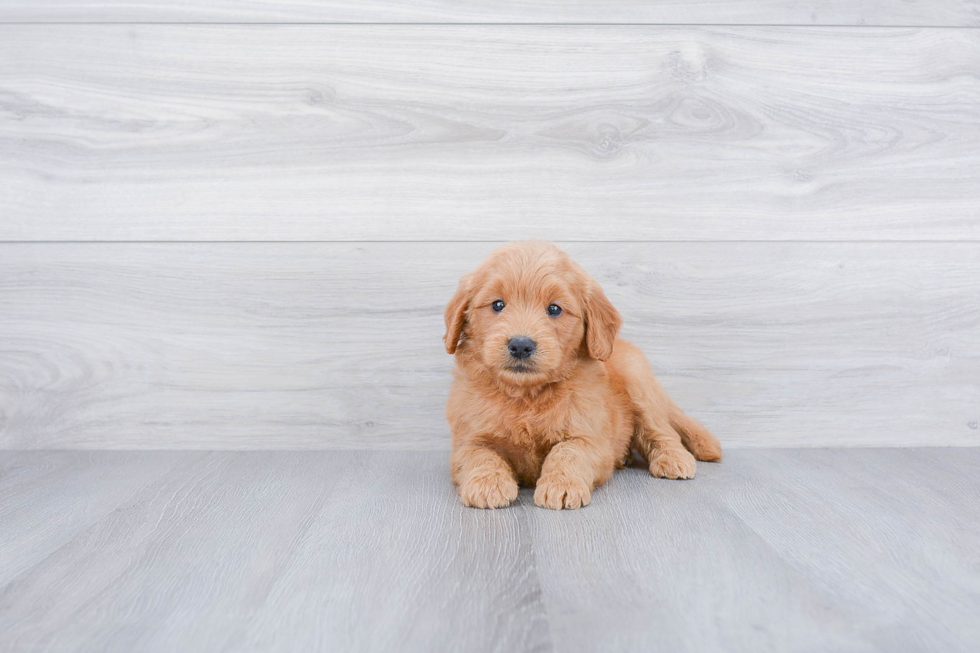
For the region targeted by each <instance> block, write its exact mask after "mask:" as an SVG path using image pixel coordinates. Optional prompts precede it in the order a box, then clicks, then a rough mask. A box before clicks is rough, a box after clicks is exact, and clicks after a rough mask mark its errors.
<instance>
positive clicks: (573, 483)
mask: <svg viewBox="0 0 980 653" xmlns="http://www.w3.org/2000/svg"><path fill="white" fill-rule="evenodd" d="M591 500H592V490H591V488H590V487H589V486H588V485H587V484H586V483H584V482H582V481H581V480H578V479H569V478H552V479H544V478H543V479H540V480H539V481H538V484H537V487H536V488H535V490H534V503H535V504H536V505H539V506H541V507H542V508H550V509H551V510H561V509H562V508H566V509H569V510H575V509H576V508H581V507H583V506H587V505H589V501H591Z"/></svg>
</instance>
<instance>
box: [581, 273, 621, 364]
mask: <svg viewBox="0 0 980 653" xmlns="http://www.w3.org/2000/svg"><path fill="white" fill-rule="evenodd" d="M621 326H623V318H622V317H621V316H620V315H619V311H617V310H616V307H615V306H613V305H612V302H610V301H609V299H608V298H607V297H606V294H605V293H604V292H602V288H600V287H599V284H597V283H596V282H595V281H591V280H590V282H589V291H588V293H587V294H586V297H585V343H586V345H587V346H588V348H589V356H591V357H592V358H595V359H596V360H600V361H604V360H607V359H608V358H609V357H610V356H612V351H613V343H615V342H616V334H618V333H619V327H621Z"/></svg>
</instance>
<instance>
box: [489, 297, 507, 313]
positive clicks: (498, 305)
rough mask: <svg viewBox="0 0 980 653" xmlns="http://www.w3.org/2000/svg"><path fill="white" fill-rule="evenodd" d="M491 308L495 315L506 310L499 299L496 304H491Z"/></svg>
mask: <svg viewBox="0 0 980 653" xmlns="http://www.w3.org/2000/svg"><path fill="white" fill-rule="evenodd" d="M490 308H492V309H493V312H494V313H499V312H500V311H502V310H504V303H503V302H502V301H500V300H499V299H498V300H497V301H495V302H494V303H492V304H490Z"/></svg>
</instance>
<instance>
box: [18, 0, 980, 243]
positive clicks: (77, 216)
mask: <svg viewBox="0 0 980 653" xmlns="http://www.w3.org/2000/svg"><path fill="white" fill-rule="evenodd" d="M187 6H190V5H187ZM450 52H451V53H452V56H447V53H450ZM978 67H980V30H975V29H912V28H867V29H849V28H785V27H784V28H763V27H751V28H750V27H743V28H693V27H677V28H663V27H642V26H639V27H638V26H624V27H540V26H539V27H535V26H523V27H522V26H500V25H496V26H493V25H489V26H447V25H443V26H383V25H380V26H379V25H373V26H357V25H347V26H324V25H317V26H282V25H280V26H229V25H222V26H193V25H158V26H142V25H128V26H112V25H108V26H107V25H85V26H79V25H6V26H0V206H3V219H2V220H0V240H15V241H24V240H28V241H31V240H297V241H306V240H311V239H313V240H440V241H444V240H450V241H455V240H501V239H517V238H525V237H540V238H546V239H551V240H604V241H609V240H614V241H616V240H618V241H634V240H664V239H667V240H848V239H882V240H936V239H939V240H943V239H945V240H960V239H966V240H978V239H980V212H978V208H977V207H978V206H980V184H977V183H976V180H977V179H978V178H980V81H978V77H977V75H976V71H977V70H978Z"/></svg>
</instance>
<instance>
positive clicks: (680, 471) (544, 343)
mask: <svg viewBox="0 0 980 653" xmlns="http://www.w3.org/2000/svg"><path fill="white" fill-rule="evenodd" d="M622 322H623V321H622V318H621V317H620V316H619V313H618V312H617V311H616V309H615V308H614V307H613V305H612V304H611V303H610V302H609V300H608V299H607V298H606V296H605V294H603V292H602V288H600V287H599V284H598V283H596V282H595V281H594V280H593V279H592V278H591V277H589V275H588V274H586V273H585V270H583V269H582V268H581V267H580V266H579V265H578V264H577V263H575V262H574V261H572V260H571V259H570V258H569V257H568V255H567V254H565V253H564V252H562V251H560V250H559V249H558V248H557V247H555V246H554V245H551V244H549V243H542V242H524V243H514V244H511V245H506V246H504V247H501V248H500V249H498V250H496V251H495V252H493V253H492V254H490V256H489V257H487V259H486V260H485V261H484V262H483V263H482V264H481V265H480V267H478V268H477V269H476V270H475V271H473V272H471V273H470V274H467V275H465V276H464V277H463V278H462V279H461V280H460V283H459V288H458V289H457V291H456V294H455V295H454V296H453V298H452V299H451V300H450V301H449V304H448V305H447V306H446V335H445V336H444V340H445V343H446V351H447V352H449V353H450V354H455V357H456V369H455V372H454V376H455V378H454V381H453V386H452V390H451V391H450V395H449V402H448V404H447V406H446V418H447V420H448V421H449V425H450V428H451V429H452V457H451V466H452V480H453V482H454V483H455V484H456V485H457V489H458V491H459V496H460V498H461V499H462V501H463V503H464V504H466V505H467V506H473V507H475V508H502V507H504V506H506V505H508V504H510V503H511V502H512V501H513V500H514V499H516V498H517V488H518V485H519V484H520V485H524V486H527V487H534V488H535V491H534V503H536V504H537V505H539V506H542V507H545V508H552V509H554V510H560V509H562V508H580V507H582V506H586V505H588V504H589V500H590V499H591V496H592V494H591V493H592V490H594V489H595V488H597V487H599V486H600V485H602V484H603V483H605V482H606V481H607V480H608V479H609V477H610V476H612V473H613V471H614V470H615V469H616V468H617V467H618V468H622V467H624V466H626V465H627V464H629V460H630V456H631V452H632V451H633V450H634V449H635V450H637V451H639V452H640V453H642V454H643V456H644V458H645V459H646V460H647V462H648V464H649V468H650V473H651V474H653V475H654V476H658V477H661V478H692V477H693V476H694V471H695V462H694V460H695V458H697V459H698V460H705V461H718V460H721V445H720V444H719V443H718V440H717V439H715V437H714V436H713V435H712V434H711V433H710V432H708V430H707V429H706V428H705V427H704V426H702V425H701V424H700V423H699V422H698V421H697V420H695V419H694V418H692V417H689V416H688V415H685V414H684V412H683V411H681V409H680V408H678V407H677V405H676V404H675V403H674V402H673V401H672V400H671V399H670V397H668V396H667V394H666V393H665V392H664V390H663V388H662V387H661V386H660V383H659V382H658V381H657V378H656V377H655V376H654V375H653V370H652V369H651V368H650V365H649V363H647V360H646V357H645V356H644V355H643V352H642V351H640V350H639V349H638V348H637V347H635V346H634V345H632V344H630V343H629V342H627V341H625V340H622V339H620V338H617V337H616V334H617V333H618V331H619V328H620V326H621V325H622ZM692 454H693V455H692Z"/></svg>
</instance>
